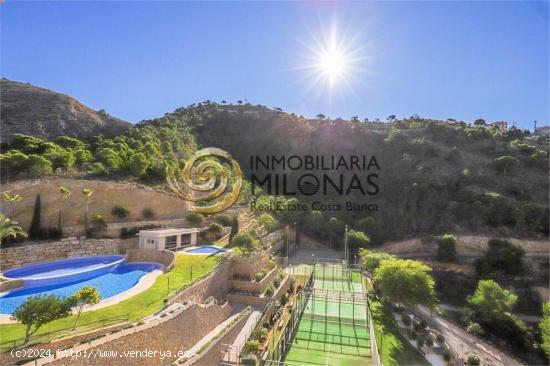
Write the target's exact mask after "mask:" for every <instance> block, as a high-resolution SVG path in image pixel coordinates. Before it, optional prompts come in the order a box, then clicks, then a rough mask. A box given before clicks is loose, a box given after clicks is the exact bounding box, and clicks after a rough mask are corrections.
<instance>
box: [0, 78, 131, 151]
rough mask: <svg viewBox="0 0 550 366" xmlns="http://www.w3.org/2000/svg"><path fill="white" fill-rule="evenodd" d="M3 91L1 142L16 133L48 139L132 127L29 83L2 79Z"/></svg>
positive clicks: (112, 132) (115, 132) (117, 131)
mask: <svg viewBox="0 0 550 366" xmlns="http://www.w3.org/2000/svg"><path fill="white" fill-rule="evenodd" d="M0 91H1V94H0V101H1V122H2V131H1V138H2V142H8V143H9V142H10V141H11V139H12V136H13V134H15V133H21V134H25V135H33V136H39V137H44V138H48V139H53V138H55V137H57V136H60V135H67V136H76V137H81V138H88V137H92V136H95V135H105V136H115V135H118V134H120V133H122V132H124V131H125V130H126V129H128V128H129V127H130V126H131V124H130V123H128V122H125V121H122V120H120V119H118V118H114V117H111V116H109V115H107V114H106V113H98V112H96V111H94V110H92V109H90V108H88V107H86V106H85V105H84V104H82V103H80V102H79V101H77V100H76V99H74V98H72V97H70V96H67V95H65V94H60V93H56V92H54V91H51V90H48V89H44V88H39V87H36V86H33V85H30V84H24V83H18V82H15V81H10V80H7V79H2V80H1V81H0Z"/></svg>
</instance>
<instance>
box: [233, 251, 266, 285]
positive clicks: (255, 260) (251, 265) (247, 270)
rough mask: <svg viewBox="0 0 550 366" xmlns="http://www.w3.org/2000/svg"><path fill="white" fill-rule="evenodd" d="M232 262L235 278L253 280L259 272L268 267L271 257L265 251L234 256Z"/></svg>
mask: <svg viewBox="0 0 550 366" xmlns="http://www.w3.org/2000/svg"><path fill="white" fill-rule="evenodd" d="M231 262H232V264H231V267H232V274H233V277H234V278H240V279H249V280H253V279H254V275H255V274H256V273H257V272H259V271H261V270H263V269H265V268H267V266H268V264H269V257H268V256H267V255H266V254H265V253H263V252H259V253H254V254H252V255H251V256H249V257H232V258H231Z"/></svg>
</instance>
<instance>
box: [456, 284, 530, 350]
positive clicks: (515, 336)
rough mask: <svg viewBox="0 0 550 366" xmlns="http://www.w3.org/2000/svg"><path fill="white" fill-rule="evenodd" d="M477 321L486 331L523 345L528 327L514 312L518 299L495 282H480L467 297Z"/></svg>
mask: <svg viewBox="0 0 550 366" xmlns="http://www.w3.org/2000/svg"><path fill="white" fill-rule="evenodd" d="M466 300H467V302H468V307H469V308H470V309H471V311H472V312H473V315H474V318H475V320H477V322H478V323H479V324H480V325H481V326H482V327H483V328H485V329H487V330H489V331H491V332H492V333H495V334H497V335H499V336H502V337H503V338H506V339H509V340H510V341H512V342H517V343H518V344H520V343H521V341H522V340H523V335H524V334H525V332H526V330H527V327H526V325H525V323H523V322H522V321H521V320H520V319H519V318H518V317H517V316H515V315H514V314H512V310H513V308H514V306H515V304H516V302H517V300H518V297H517V296H516V295H515V294H513V293H512V292H510V291H508V290H506V289H504V288H502V287H500V286H499V284H498V283H496V282H495V281H493V280H480V281H479V283H478V285H477V289H476V290H475V292H474V293H473V294H472V295H470V296H468V297H467V299H466Z"/></svg>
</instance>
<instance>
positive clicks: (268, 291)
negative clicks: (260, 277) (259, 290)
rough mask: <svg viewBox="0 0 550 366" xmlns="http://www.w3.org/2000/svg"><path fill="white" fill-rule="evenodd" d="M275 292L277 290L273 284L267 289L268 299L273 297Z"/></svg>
mask: <svg viewBox="0 0 550 366" xmlns="http://www.w3.org/2000/svg"><path fill="white" fill-rule="evenodd" d="M274 292H275V288H274V287H273V283H270V284H269V286H267V288H266V289H265V295H266V296H268V297H271V296H273V293H274Z"/></svg>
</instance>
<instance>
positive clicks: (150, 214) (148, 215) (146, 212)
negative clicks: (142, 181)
mask: <svg viewBox="0 0 550 366" xmlns="http://www.w3.org/2000/svg"><path fill="white" fill-rule="evenodd" d="M141 214H142V215H143V218H144V219H147V220H152V219H154V218H155V216H156V214H155V211H153V209H152V208H149V207H145V208H144V209H143V210H142V211H141Z"/></svg>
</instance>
